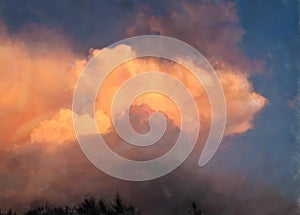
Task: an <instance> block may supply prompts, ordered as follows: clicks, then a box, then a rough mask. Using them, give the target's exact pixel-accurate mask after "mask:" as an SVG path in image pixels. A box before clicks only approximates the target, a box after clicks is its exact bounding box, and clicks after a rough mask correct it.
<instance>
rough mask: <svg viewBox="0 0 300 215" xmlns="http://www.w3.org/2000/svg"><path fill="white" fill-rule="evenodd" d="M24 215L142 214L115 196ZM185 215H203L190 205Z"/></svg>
mask: <svg viewBox="0 0 300 215" xmlns="http://www.w3.org/2000/svg"><path fill="white" fill-rule="evenodd" d="M0 215H18V214H17V213H16V212H13V211H12V210H9V211H7V212H3V211H1V210H0ZM24 215H142V213H141V212H140V211H139V210H138V209H137V208H135V207H134V206H132V205H127V204H125V203H124V202H123V200H122V199H121V197H120V195H119V194H116V195H115V197H114V198H113V200H112V201H110V202H105V201H103V200H101V199H100V200H96V199H95V198H94V197H86V198H85V199H84V200H83V201H82V202H80V203H79V204H77V205H75V206H64V207H53V206H50V205H45V206H41V207H36V208H32V209H30V210H28V211H26V212H25V213H24ZM186 215H204V214H203V213H202V212H201V210H199V209H198V208H197V205H196V204H195V203H192V207H191V209H188V210H187V213H186Z"/></svg>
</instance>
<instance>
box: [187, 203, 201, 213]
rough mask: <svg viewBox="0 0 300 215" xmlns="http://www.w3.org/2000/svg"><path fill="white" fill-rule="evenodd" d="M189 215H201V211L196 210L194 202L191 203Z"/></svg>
mask: <svg viewBox="0 0 300 215" xmlns="http://www.w3.org/2000/svg"><path fill="white" fill-rule="evenodd" d="M189 214H190V215H203V213H202V211H201V210H199V209H198V208H197V205H196V203H195V202H193V203H192V209H191V210H189Z"/></svg>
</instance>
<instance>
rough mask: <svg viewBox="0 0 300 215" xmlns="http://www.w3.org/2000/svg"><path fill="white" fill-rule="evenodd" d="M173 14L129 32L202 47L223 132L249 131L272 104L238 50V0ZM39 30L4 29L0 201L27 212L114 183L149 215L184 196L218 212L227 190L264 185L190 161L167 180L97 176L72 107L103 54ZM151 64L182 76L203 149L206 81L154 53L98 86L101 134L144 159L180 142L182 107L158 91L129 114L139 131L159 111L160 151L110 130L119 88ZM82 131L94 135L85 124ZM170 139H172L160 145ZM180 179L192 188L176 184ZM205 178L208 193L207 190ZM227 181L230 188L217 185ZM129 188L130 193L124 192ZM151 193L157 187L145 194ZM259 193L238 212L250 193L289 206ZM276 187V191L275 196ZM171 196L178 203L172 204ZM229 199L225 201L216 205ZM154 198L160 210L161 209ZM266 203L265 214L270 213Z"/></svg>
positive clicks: (110, 188)
mask: <svg viewBox="0 0 300 215" xmlns="http://www.w3.org/2000/svg"><path fill="white" fill-rule="evenodd" d="M181 6H182V7H181ZM168 13H169V14H167V15H166V16H161V15H160V16H152V15H148V16H145V17H144V18H143V19H137V20H136V21H135V22H133V23H132V24H131V26H129V27H128V28H127V33H128V34H129V35H136V34H140V33H143V32H145V31H152V32H159V33H160V34H163V35H168V36H174V37H176V38H179V39H182V40H184V41H185V42H188V43H190V44H191V45H193V46H195V47H197V48H198V49H199V50H200V51H201V52H202V53H203V54H204V55H205V56H206V57H208V58H209V60H210V62H211V63H212V64H213V66H214V68H215V70H216V72H217V74H218V76H219V78H220V81H221V83H222V86H223V88H224V93H225V97H226V100H227V114H228V117H227V118H228V119H227V125H226V133H225V135H226V136H229V135H234V134H240V133H244V132H246V131H248V130H249V129H251V128H252V123H253V120H254V118H255V116H256V114H257V113H259V111H260V110H261V109H262V108H263V107H264V106H265V104H266V102H267V101H266V99H265V98H264V97H263V96H262V95H259V94H258V93H257V92H255V90H254V89H253V87H252V84H251V82H250V80H249V71H250V70H251V68H252V69H253V67H255V65H256V64H255V62H253V61H252V60H251V59H249V58H247V57H246V56H245V55H244V54H243V53H242V50H241V49H240V48H239V47H240V46H239V43H240V41H241V38H242V35H243V30H242V29H241V27H240V26H239V20H238V17H237V15H236V12H235V9H234V5H233V3H220V4H219V5H215V4H213V3H209V2H207V3H203V4H194V3H187V2H186V3H182V4H181V3H180V7H178V8H177V9H175V8H172V9H171V10H170V11H169V12H168ZM208 17H209V18H208ZM187 20H190V21H189V22H187ZM39 30H40V32H42V33H30V32H24V33H23V34H20V35H18V36H15V37H14V38H12V37H10V36H8V35H7V33H6V31H5V27H4V26H3V25H2V30H1V36H0V43H1V46H0V74H1V75H2V76H3V77H5V78H3V79H1V80H0V90H1V92H5V93H4V95H3V96H2V97H1V98H0V130H1V133H0V141H1V145H0V155H1V156H0V161H1V162H0V175H1V177H2V179H3V180H1V181H0V192H1V195H0V202H1V205H2V206H5V207H15V208H16V207H19V208H21V207H24V205H28V204H32V203H37V204H38V203H41V202H46V201H47V202H50V203H53V204H63V203H68V202H73V201H76V200H78V199H79V198H80V197H81V196H83V195H85V194H87V193H90V194H98V193H102V194H103V196H105V195H106V194H105V193H111V192H114V191H115V190H116V189H117V190H119V191H124V194H125V195H126V197H128V198H130V199H132V201H133V203H134V202H136V203H137V204H138V205H140V206H142V207H143V208H145V209H147V210H148V211H149V214H151V213H152V212H153V213H152V214H155V213H156V212H157V211H160V210H162V206H161V205H159V203H160V202H161V201H169V203H168V205H167V206H166V208H165V209H166V210H167V211H168V212H166V213H169V211H170V210H172V211H176V210H177V209H178V208H176V207H174V205H178V204H179V203H180V201H181V198H179V197H178V193H180V194H181V195H182V196H183V197H184V198H185V199H188V200H192V198H203V196H202V195H204V196H206V197H205V198H207V199H208V200H207V202H204V203H203V204H204V205H203V207H206V208H207V210H211V211H215V212H216V213H220V212H219V211H222V210H223V209H222V208H218V207H216V208H213V207H212V205H214V204H212V202H213V201H214V198H215V197H218V196H219V193H220V192H221V193H226V194H228V196H226V198H227V199H235V200H236V201H238V195H239V193H240V192H242V191H243V192H244V193H245V195H246V192H248V191H249V192H250V191H251V188H252V187H254V186H257V184H254V185H253V184H251V185H249V186H250V188H247V189H246V188H245V186H247V185H244V184H243V183H244V181H243V179H241V178H240V177H239V176H236V177H237V178H238V179H237V180H238V181H239V183H240V184H241V185H240V188H239V189H236V190H234V188H235V185H236V184H237V183H236V181H234V180H232V178H230V179H229V178H228V179H226V180H225V179H224V177H225V176H219V177H215V176H209V177H208V179H204V178H203V177H204V176H203V175H202V174H200V173H198V172H196V171H195V169H194V166H192V167H191V166H190V165H191V162H190V163H189V162H188V163H187V164H185V165H184V166H183V167H181V168H180V169H179V170H178V171H176V172H174V173H172V174H171V175H169V176H167V177H166V178H163V179H159V180H158V181H154V182H147V183H146V184H133V183H129V182H123V181H118V180H116V179H113V178H111V177H109V176H107V175H105V174H103V173H101V172H99V171H98V170H97V169H96V168H95V167H93V166H92V165H91V164H90V163H89V161H88V160H87V159H86V158H85V157H84V156H83V154H82V153H81V151H80V149H79V146H78V145H77V142H76V136H75V133H74V129H73V123H72V115H74V116H75V117H78V118H80V120H81V121H82V122H83V124H82V126H83V128H85V125H87V124H88V123H89V122H90V121H91V120H92V118H91V116H89V115H80V114H79V113H74V112H73V111H72V109H71V102H72V94H73V91H74V88H75V86H76V81H77V80H78V77H79V76H80V74H81V72H82V70H83V69H84V67H85V65H86V64H87V62H88V61H89V60H90V59H91V58H92V57H94V56H96V55H97V53H98V52H99V51H100V50H98V49H91V51H90V56H87V57H82V56H81V57H79V56H77V55H76V54H74V53H73V52H72V49H71V48H70V46H69V45H68V43H67V42H66V41H65V40H64V38H63V37H60V36H57V35H60V34H57V33H55V32H52V31H49V30H47V29H39ZM43 32H46V33H43ZM28 34H33V35H34V36H30V37H29V38H34V40H33V41H32V40H30V39H25V37H26V38H28V37H27V36H28ZM36 35H39V36H36ZM49 35H54V36H49ZM41 38H42V39H41ZM121 50H122V51H124V52H126V53H127V52H128V54H134V53H131V52H132V50H131V49H130V47H128V46H122V47H115V48H114V49H111V50H107V49H106V50H105V51H107V52H110V54H111V55H114V56H115V57H117V56H118V54H120V51H121ZM102 51H103V50H102ZM182 60H185V59H182ZM149 70H152V71H164V72H165V73H167V74H170V75H172V76H174V77H176V78H178V79H179V80H181V81H182V82H183V83H184V84H185V86H186V87H187V88H188V89H189V90H190V92H191V94H192V95H193V97H194V99H195V100H196V102H197V105H198V107H199V110H200V115H201V132H202V133H201V136H200V138H199V144H200V145H201V144H202V143H203V142H204V141H205V135H207V131H208V130H209V126H210V118H211V110H210V105H209V102H208V98H207V95H206V93H205V90H204V89H203V86H201V84H200V83H198V82H197V81H196V80H195V78H194V77H193V76H192V75H191V74H190V72H189V71H187V70H186V69H185V68H183V67H182V66H180V65H178V64H174V63H173V62H169V61H167V60H163V59H153V58H143V59H136V60H132V61H129V62H127V63H124V64H122V65H120V66H119V67H118V68H116V69H115V70H114V71H113V72H112V73H111V74H110V76H109V77H108V78H107V79H106V80H105V82H104V84H103V86H102V87H101V88H100V91H99V93H98V96H97V99H96V106H95V107H96V110H95V119H96V121H97V124H98V128H99V132H100V133H101V134H102V135H103V136H104V138H105V139H106V140H107V142H108V145H109V146H110V147H111V148H113V149H114V150H116V151H117V152H118V153H120V154H122V155H123V156H125V157H126V156H127V157H130V158H135V159H139V160H143V159H145V158H150V157H151V158H152V157H153V156H160V155H161V154H162V153H164V152H165V151H167V150H168V149H169V148H170V147H171V146H172V143H173V142H174V141H173V140H174V139H176V137H177V136H176V135H177V133H178V131H179V127H180V126H179V125H180V118H179V113H178V110H177V108H176V106H175V104H174V103H172V102H171V101H170V100H168V98H166V97H165V96H162V95H158V94H155V93H154V94H153V93H149V94H145V95H143V96H140V97H138V98H137V99H136V100H135V102H134V105H133V106H132V107H131V109H130V110H128V111H129V112H130V113H131V120H132V124H133V127H134V128H135V129H136V130H137V131H140V132H145V131H147V129H148V128H149V124H148V121H147V120H148V117H149V115H150V114H151V113H153V112H154V111H160V112H163V113H164V114H165V115H166V118H167V122H168V129H167V131H166V133H165V136H164V137H163V138H165V139H162V140H161V142H159V143H158V145H157V146H156V148H149V149H146V150H145V151H142V153H141V150H140V149H136V148H132V147H129V146H128V145H126V143H125V142H124V141H123V140H121V139H120V138H119V137H118V135H116V133H115V131H114V129H113V127H112V126H111V121H110V118H111V114H110V106H111V102H112V97H113V95H114V93H115V92H116V90H117V89H118V87H119V86H120V84H121V83H122V82H124V81H125V80H127V79H129V78H130V77H132V76H134V75H136V74H139V73H141V71H149ZM100 72H101V71H100ZM166 87H168V86H166ZM103 89H105V90H103ZM120 117H122V115H121V116H120ZM80 135H87V136H91V135H94V134H93V131H90V130H89V127H86V129H85V130H84V129H83V133H81V134H80ZM165 142H167V144H165V145H163V143H165ZM161 146H162V147H161ZM192 159H194V158H192ZM195 168H197V167H195ZM186 176H187V177H186ZM213 178H216V180H217V179H219V180H220V181H223V182H224V183H225V182H226V186H225V185H224V186H223V185H213V183H210V182H209V181H212V179H213ZM178 183H181V184H186V186H176V184H178ZM199 184H201V185H203V187H209V189H207V190H204V189H203V187H201V186H200V185H199ZM222 186H223V188H224V189H220V187H222ZM218 189H220V190H218ZM128 190H131V191H132V192H127V191H128ZM149 190H156V191H157V192H156V193H152V194H148V193H149ZM232 190H234V191H232ZM262 190H263V191H262V193H263V194H265V193H267V194H268V196H267V197H265V196H263V195H260V194H258V196H256V197H253V198H252V197H251V198H252V199H251V198H250V197H249V198H250V199H251V201H250V203H249V202H248V203H249V205H247V204H248V203H247V202H246V203H245V202H242V203H241V202H239V205H241V206H240V207H241V208H240V209H239V210H238V209H237V211H236V213H237V214H246V213H247V211H252V210H256V209H257V208H256V206H257V204H256V203H255V200H253V199H263V200H264V201H262V202H268V201H269V200H270V199H271V200H273V198H274V199H276V200H278V201H279V202H281V203H282V204H278V207H277V206H274V207H270V208H269V209H266V210H268V211H267V212H268V213H275V212H274V211H277V209H278V208H279V209H280V210H282V211H286V208H289V207H290V205H289V203H287V202H286V201H285V200H284V199H283V198H282V197H281V196H280V195H277V194H276V193H274V192H273V191H270V190H268V189H265V188H263V189H262ZM231 192H232V193H231ZM138 193H147V194H148V195H149V198H148V197H145V196H146V195H144V197H145V198H139V199H137V198H134V195H137V194H138ZM210 193H212V194H211V195H210ZM250 193H251V192H250ZM254 193H255V192H254ZM270 193H272V195H273V194H274V196H275V197H270V196H269V194H270ZM251 194H253V193H251ZM246 196H247V195H246ZM171 198H172V199H173V200H170V199H171ZM150 199H152V200H151V201H150ZM153 199H154V200H153ZM155 199H157V201H155ZM271 200H270V202H271ZM228 202H229V201H228V200H226V199H224V200H223V199H221V200H219V201H218V204H222V203H223V204H227V203H228ZM233 202H234V204H235V203H237V202H235V201H233ZM230 203H231V202H230ZM230 203H228V204H230ZM155 204H158V206H157V207H154V205H155ZM245 204H246V206H245ZM263 206H264V205H263ZM263 206H261V208H260V209H259V210H263ZM151 207H152V208H151ZM224 207H225V206H224ZM229 208H230V207H229ZM250 209H252V210H250ZM267 212H266V213H267ZM228 213H230V212H228Z"/></svg>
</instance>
